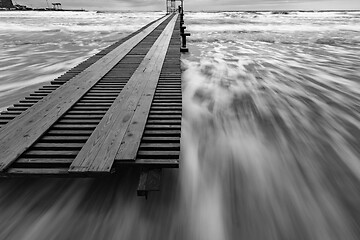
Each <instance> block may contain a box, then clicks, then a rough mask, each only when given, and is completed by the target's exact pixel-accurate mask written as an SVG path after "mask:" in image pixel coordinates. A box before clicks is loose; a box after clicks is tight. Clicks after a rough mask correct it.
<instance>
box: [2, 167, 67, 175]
mask: <svg viewBox="0 0 360 240" xmlns="http://www.w3.org/2000/svg"><path fill="white" fill-rule="evenodd" d="M6 174H9V175H27V176H28V175H32V176H36V175H39V176H54V175H69V173H68V171H67V168H11V169H9V171H8V172H7V173H5V175H6Z"/></svg>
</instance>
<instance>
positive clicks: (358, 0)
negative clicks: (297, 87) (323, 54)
mask: <svg viewBox="0 0 360 240" xmlns="http://www.w3.org/2000/svg"><path fill="white" fill-rule="evenodd" d="M46 1H48V2H49V4H50V5H51V3H52V2H61V3H62V5H63V8H84V9H88V10H134V11H137V10H141V11H147V10H151V11H153V10H164V9H165V0H13V2H14V3H15V2H16V3H19V4H24V5H27V6H32V7H46ZM184 3H185V5H186V7H185V9H186V10H205V11H206V10H213V11H216V10H290V9H295V10H299V9H303V10H324V9H349V10H350V9H360V0H184Z"/></svg>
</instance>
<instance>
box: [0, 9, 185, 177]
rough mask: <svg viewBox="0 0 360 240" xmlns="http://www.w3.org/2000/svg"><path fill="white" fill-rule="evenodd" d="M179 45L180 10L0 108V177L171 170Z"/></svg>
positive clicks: (176, 146)
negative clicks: (127, 168) (122, 169)
mask: <svg viewBox="0 0 360 240" xmlns="http://www.w3.org/2000/svg"><path fill="white" fill-rule="evenodd" d="M180 45H181V42H180V17H179V14H176V13H173V14H170V15H167V16H164V17H162V18H160V19H158V20H157V21H154V22H152V23H150V24H148V25H147V26H145V27H143V28H142V29H140V30H138V31H137V32H135V33H133V34H131V35H129V36H128V37H126V38H124V39H122V40H120V41H119V42H116V43H114V44H113V45H111V46H109V47H108V48H106V49H104V50H103V51H101V52H99V53H98V54H96V55H94V56H93V57H91V58H89V59H88V60H86V61H85V62H83V63H81V64H79V65H78V66H76V67H75V68H73V69H71V70H70V71H68V72H67V73H65V74H64V75H62V76H60V77H59V78H57V79H55V80H53V81H52V82H51V84H49V85H45V86H43V87H42V88H40V89H39V90H37V91H35V92H34V93H32V94H30V96H28V97H25V99H23V100H21V101H20V102H19V103H17V104H14V106H13V107H10V108H8V109H7V111H5V112H2V113H1V115H0V126H1V128H0V156H1V157H0V175H1V176H6V177H10V176H57V177H58V176H65V177H66V176H68V177H96V176H99V175H100V176H102V175H107V174H110V173H113V172H115V171H116V169H117V168H120V167H123V166H136V167H137V166H138V167H141V168H143V169H145V174H143V175H142V179H141V181H143V182H144V181H146V177H147V176H148V175H147V173H149V172H151V171H152V170H153V169H154V170H156V171H155V172H157V171H158V170H159V169H161V168H177V167H178V166H179V154H180V134H181V114H182V94H181V70H180ZM149 175H151V174H149ZM144 179H145V180H144Z"/></svg>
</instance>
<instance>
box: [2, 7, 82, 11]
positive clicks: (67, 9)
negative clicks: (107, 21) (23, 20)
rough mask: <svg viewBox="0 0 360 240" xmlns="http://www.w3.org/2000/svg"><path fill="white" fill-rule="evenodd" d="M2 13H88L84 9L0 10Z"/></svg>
mask: <svg viewBox="0 0 360 240" xmlns="http://www.w3.org/2000/svg"><path fill="white" fill-rule="evenodd" d="M0 11H4V12H88V10H85V9H57V10H55V9H46V8H34V9H1V8H0Z"/></svg>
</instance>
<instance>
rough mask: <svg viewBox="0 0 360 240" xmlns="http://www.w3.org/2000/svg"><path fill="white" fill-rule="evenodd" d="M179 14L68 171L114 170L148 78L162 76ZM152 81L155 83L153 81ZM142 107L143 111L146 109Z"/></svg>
mask: <svg viewBox="0 0 360 240" xmlns="http://www.w3.org/2000/svg"><path fill="white" fill-rule="evenodd" d="M176 18H177V15H175V16H173V19H172V20H171V21H170V23H169V24H168V26H167V27H166V28H165V29H164V31H163V32H162V33H161V35H160V37H159V38H158V39H157V40H156V42H155V43H154V45H153V46H152V47H151V49H150V51H149V52H148V54H147V55H146V56H145V58H144V60H143V61H142V62H141V64H140V66H139V67H138V68H137V70H136V71H135V73H134V74H133V76H132V77H131V78H130V80H129V81H128V84H127V85H126V86H125V88H124V89H123V91H122V92H121V93H120V94H119V96H118V97H117V98H116V100H115V102H114V103H113V105H112V106H111V107H110V109H109V110H108V112H107V113H106V114H105V116H104V118H103V119H102V120H101V122H100V123H99V125H98V126H97V127H96V129H95V131H94V132H93V133H92V135H91V136H90V138H89V140H88V141H87V142H86V144H85V146H84V147H83V148H82V150H81V151H80V153H79V154H78V156H77V157H76V158H75V160H74V162H73V163H72V164H71V166H70V169H69V172H72V173H80V172H98V173H101V172H103V173H108V172H110V171H111V167H112V165H113V162H114V160H115V156H116V154H117V151H118V149H119V147H120V144H121V142H122V139H123V138H124V135H125V133H126V130H127V128H128V126H129V124H130V122H132V123H135V122H134V121H132V118H133V116H134V114H135V113H136V112H138V110H136V111H135V109H136V107H137V105H138V103H139V101H141V100H140V98H141V97H143V92H144V90H145V89H146V92H147V93H146V94H149V93H148V89H149V88H150V87H149V86H148V84H149V82H156V81H157V80H158V78H159V75H160V71H161V68H162V65H163V61H164V59H165V55H166V50H167V48H168V46H169V43H170V39H171V36H172V32H173V29H174V25H175V20H176ZM149 85H152V84H151V83H150V84H149ZM150 101H151V99H150ZM141 103H142V102H141ZM141 111H144V109H142V110H141ZM138 114H139V113H137V115H138ZM145 121H146V120H145ZM140 137H141V135H140V136H139V135H137V138H139V139H137V140H135V141H140ZM135 155H136V153H135Z"/></svg>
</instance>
